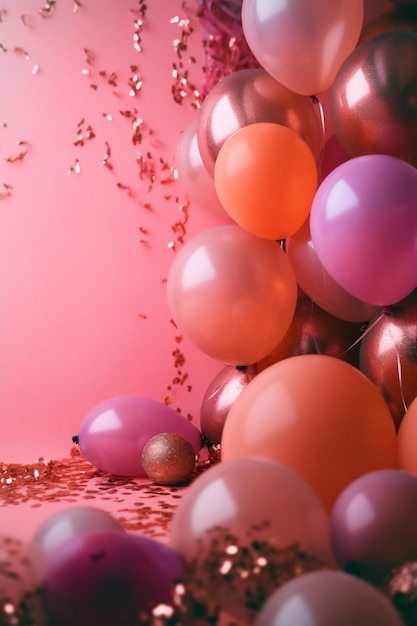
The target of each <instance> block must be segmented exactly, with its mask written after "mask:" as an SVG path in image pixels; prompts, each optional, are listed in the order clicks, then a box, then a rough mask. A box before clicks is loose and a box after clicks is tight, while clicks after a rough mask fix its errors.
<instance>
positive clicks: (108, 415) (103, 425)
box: [75, 396, 202, 477]
mask: <svg viewBox="0 0 417 626" xmlns="http://www.w3.org/2000/svg"><path fill="white" fill-rule="evenodd" d="M164 432H170V433H175V434H177V435H181V436H182V437H184V438H185V439H187V440H188V441H189V442H190V443H191V445H192V446H193V448H194V450H195V452H196V454H197V453H198V452H199V450H200V449H201V446H202V437H201V432H200V431H199V429H198V428H196V427H195V426H194V425H193V424H191V423H190V422H189V421H188V420H187V419H186V418H185V417H183V416H182V415H180V414H179V413H178V412H177V411H174V409H171V408H170V407H169V406H167V405H165V404H162V403H161V402H158V401H157V400H152V399H150V398H143V397H141V396H116V397H114V398H110V399H108V400H105V401H104V402H101V403H100V404H98V405H97V406H95V407H94V408H93V409H92V410H91V411H90V412H89V413H88V414H87V415H86V416H85V418H84V420H83V422H82V424H81V426H80V430H79V433H78V436H77V437H76V438H75V439H77V440H78V444H79V446H80V450H81V452H82V453H83V454H84V456H85V457H86V458H87V459H88V460H89V461H90V463H91V464H92V465H94V466H95V467H97V468H98V469H100V470H102V471H104V472H108V473H109V474H116V475H118V476H132V477H133V476H137V477H139V476H142V477H143V476H146V473H145V471H144V469H143V466H142V460H141V459H142V452H143V448H144V446H145V445H146V443H147V442H148V441H149V439H151V438H152V437H154V436H155V435H159V434H160V433H164Z"/></svg>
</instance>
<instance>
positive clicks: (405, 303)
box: [360, 290, 417, 447]
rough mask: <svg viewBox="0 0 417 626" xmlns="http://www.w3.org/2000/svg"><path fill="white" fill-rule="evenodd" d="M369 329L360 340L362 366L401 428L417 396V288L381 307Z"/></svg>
mask: <svg viewBox="0 0 417 626" xmlns="http://www.w3.org/2000/svg"><path fill="white" fill-rule="evenodd" d="M368 328H369V332H368V333H365V334H364V336H363V339H362V341H361V343H360V369H361V371H362V372H363V373H364V374H366V376H368V378H369V379H370V380H372V382H373V383H374V384H375V385H376V386H377V387H378V389H379V391H380V392H381V394H382V395H383V397H384V398H385V400H386V402H387V404H388V406H389V408H390V410H391V413H392V416H393V418H394V421H395V424H396V426H397V428H398V426H399V425H400V423H401V420H402V418H403V416H404V413H405V411H406V410H407V407H408V406H409V405H410V404H411V402H412V401H413V400H414V399H415V398H416V397H417V290H416V291H414V292H413V293H412V294H410V295H409V296H408V297H407V298H405V299H404V300H402V301H401V302H398V303H397V304H395V305H394V306H392V307H389V308H387V309H385V310H381V309H378V312H377V313H376V314H375V315H374V316H373V317H372V319H371V320H370V322H369V324H368ZM416 447H417V446H416Z"/></svg>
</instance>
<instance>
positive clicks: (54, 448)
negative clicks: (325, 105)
mask: <svg viewBox="0 0 417 626" xmlns="http://www.w3.org/2000/svg"><path fill="white" fill-rule="evenodd" d="M78 4H79V5H80V6H79V7H78V10H77V11H74V8H77V3H74V0H59V1H58V2H57V3H56V8H55V10H54V11H53V12H52V13H51V14H50V15H49V16H48V17H42V16H41V14H40V13H39V9H42V8H44V7H46V6H47V3H46V2H41V1H34V0H9V1H3V2H2V4H1V6H0V10H1V16H2V22H1V24H0V42H1V44H2V46H3V47H4V48H5V49H6V50H7V52H5V51H4V50H0V76H1V85H2V89H1V92H2V97H1V100H0V187H1V190H0V191H1V193H2V194H3V196H4V195H5V194H7V188H6V187H5V184H6V185H8V186H12V187H13V189H11V190H10V191H11V195H10V196H9V197H3V198H2V199H1V200H0V221H1V223H0V237H1V250H0V255H1V256H0V259H1V261H0V280H1V287H0V289H1V291H0V298H1V308H0V351H1V352H0V420H1V443H0V458H1V459H2V460H3V461H16V462H20V461H22V462H30V461H32V460H33V459H34V458H37V457H38V456H39V455H40V456H44V457H46V458H59V457H60V456H62V455H66V454H67V453H68V451H69V449H70V446H71V435H73V434H75V433H76V432H77V430H78V426H79V424H80V422H81V420H82V419H83V417H84V415H85V414H86V412H87V411H88V410H89V409H90V408H92V407H93V406H94V405H95V404H97V403H99V402H101V401H102V400H104V399H106V398H108V397H111V396H114V395H121V394H137V395H144V396H147V397H152V398H155V399H156V400H161V401H163V400H164V398H165V397H166V396H170V397H171V399H172V406H173V407H174V408H177V407H179V408H181V410H182V412H183V413H184V414H187V413H191V414H192V415H194V416H195V418H196V419H197V418H198V410H199V406H200V402H201V396H202V394H203V393H204V391H205V389H206V387H207V386H208V384H209V382H210V381H211V379H212V378H213V376H214V375H215V373H216V372H217V371H218V370H219V369H220V368H221V367H222V365H221V364H219V363H217V362H213V361H211V360H210V359H208V358H207V357H205V355H203V354H201V353H200V352H198V351H197V350H195V349H193V346H190V345H189V344H187V342H186V340H184V341H183V342H181V343H177V342H176V340H175V337H177V336H178V335H179V334H180V333H179V332H178V331H177V330H176V329H175V328H174V326H173V325H172V323H170V318H171V315H170V312H169V310H168V306H167V302H166V295H165V284H164V283H163V282H162V281H163V280H164V279H165V278H166V276H167V272H168V269H169V266H170V263H171V261H172V259H173V256H174V252H173V250H171V249H169V248H168V244H169V242H170V241H172V240H175V239H176V237H177V236H178V234H176V233H175V232H174V231H173V230H172V226H173V225H174V224H175V223H177V222H178V221H181V220H182V219H183V217H182V216H183V213H181V212H180V211H179V206H180V205H181V203H183V202H184V199H185V196H184V191H183V189H182V187H181V184H180V182H178V181H176V182H174V183H171V184H163V183H162V182H161V181H162V180H164V179H166V178H168V176H169V174H170V172H169V171H162V164H161V162H160V159H163V160H164V161H165V162H167V163H168V164H169V165H171V166H172V165H173V161H174V155H175V147H176V144H177V141H178V139H179V137H180V133H181V131H182V130H184V128H186V126H187V125H188V124H189V123H191V121H192V120H194V119H195V117H196V115H197V111H196V109H195V108H194V107H193V106H192V104H193V103H194V98H192V97H191V96H189V97H187V98H185V99H184V101H183V103H182V104H177V103H175V102H174V99H173V97H172V94H171V88H172V86H173V84H174V79H173V78H172V68H173V64H174V63H176V64H177V65H178V62H179V59H178V56H177V53H176V51H175V49H174V45H173V41H174V39H176V38H178V37H180V36H181V32H182V28H181V27H180V26H179V25H178V24H175V23H174V24H171V23H170V20H171V18H173V17H175V16H176V15H178V16H180V17H181V18H186V14H185V13H184V10H183V9H182V8H181V4H182V3H181V2H180V1H176V0H162V1H161V0H154V1H153V2H150V3H148V4H149V9H148V10H147V12H146V14H145V19H144V27H143V30H142V32H141V33H140V37H141V43H142V47H143V51H142V52H138V51H137V50H135V48H134V46H133V44H134V40H133V35H134V34H135V32H138V31H137V29H136V28H135V22H136V20H137V19H138V18H139V14H138V12H137V9H138V7H139V2H137V1H136V2H135V1H134V0H100V1H97V0H81V1H80V2H79V3H78ZM193 25H194V27H195V28H196V29H197V30H196V32H194V33H193V34H192V35H191V36H190V37H189V39H188V50H186V51H185V52H184V53H183V62H184V67H185V69H189V72H190V79H192V80H193V81H194V82H195V83H196V84H197V85H200V84H201V81H202V71H201V68H202V65H203V63H204V52H203V48H202V34H201V32H200V31H199V30H198V23H196V22H195V20H194V21H193ZM84 49H87V50H88V51H89V53H91V57H92V59H91V63H90V64H89V63H88V62H87V61H88V58H89V56H88V54H87V53H86V52H85V51H84ZM191 55H193V56H195V57H196V58H197V63H195V64H194V65H190V64H189V63H188V60H189V58H190V57H191ZM27 57H30V58H27ZM36 65H37V66H38V67H39V70H38V72H37V73H35V74H34V73H33V69H34V67H35V66H36ZM131 65H137V66H138V70H137V74H138V76H139V78H140V79H141V80H142V81H143V85H142V88H141V90H140V91H139V92H138V93H137V95H136V96H134V97H132V96H130V95H129V89H130V87H129V84H128V83H129V80H130V79H132V77H133V76H134V72H133V71H132V70H131ZM83 69H88V70H90V74H89V75H85V74H83V73H82V70H83ZM103 71H104V72H106V73H107V76H106V77H104V76H102V75H100V72H103ZM112 72H115V73H116V74H117V78H116V80H115V82H116V85H117V86H114V85H111V84H109V82H108V78H109V76H110V74H111V73H112ZM91 84H95V85H97V89H95V90H94V89H93V88H92V87H91V86H90V85H91ZM134 109H136V110H137V117H140V118H141V119H143V124H142V126H141V130H142V132H143V141H142V143H141V144H136V145H134V144H133V141H132V136H133V129H132V120H131V119H128V118H127V117H126V116H122V115H121V114H120V111H126V110H130V111H134ZM107 115H111V116H112V118H113V119H112V120H111V121H109V120H108V119H107V118H106V116H107ZM83 119H84V120H85V122H84V123H83V124H80V122H81V121H82V120H83ZM88 125H91V127H92V129H93V131H94V134H95V137H94V138H92V139H86V138H85V132H86V129H87V126H88ZM78 130H80V131H81V134H82V135H83V136H84V138H85V143H84V146H74V142H76V141H77V135H78ZM150 130H152V131H153V134H152V135H151V136H149V131H150ZM20 141H25V142H27V146H25V145H17V142H20ZM106 142H107V143H108V145H109V147H110V157H109V159H108V162H109V163H110V164H111V165H112V166H113V169H111V170H110V168H109V167H104V166H103V164H102V161H103V158H104V157H105V155H106V154H107V153H108V150H107V147H106ZM25 148H26V149H27V153H26V154H25V156H24V157H23V158H22V159H18V160H13V159H14V157H16V156H18V155H19V154H20V153H21V152H23V151H24V150H25ZM138 152H141V153H142V154H143V155H146V154H147V153H148V152H150V154H151V158H150V159H149V162H150V164H152V165H153V166H154V167H155V175H156V180H155V183H154V185H153V188H152V191H150V192H149V191H148V187H149V184H150V182H149V180H148V179H147V178H144V179H142V180H141V179H140V177H139V173H140V168H139V166H138V163H137V160H136V155H137V153H138ZM9 157H11V159H12V161H13V162H10V161H7V159H8V158H9ZM77 159H78V160H79V163H80V169H81V171H80V173H79V174H76V173H75V172H74V173H72V174H70V175H69V174H68V170H69V168H70V167H74V166H75V163H76V160H77ZM117 183H121V184H122V185H126V186H129V187H130V188H131V192H132V196H131V197H129V196H128V192H127V190H125V189H121V188H119V187H118V186H117ZM167 195H169V196H171V198H170V199H165V196H167ZM176 197H178V198H179V200H178V202H177V201H176ZM146 202H150V203H151V207H152V208H151V210H150V209H147V208H145V207H144V206H143V204H144V203H146ZM217 223H219V220H218V219H217V218H215V217H214V216H213V217H212V216H211V214H210V213H209V211H207V210H204V209H201V207H198V206H195V205H193V206H190V208H189V220H188V222H187V224H186V232H187V237H190V236H192V234H193V233H194V232H196V231H198V230H201V229H203V228H206V227H209V226H211V225H215V224H217ZM140 228H142V229H143V230H146V231H147V232H146V233H144V232H141V231H140V230H139V229H140ZM141 239H142V240H145V242H141ZM145 316H146V319H145ZM176 349H180V350H181V352H182V353H183V354H184V355H185V356H186V363H185V365H184V367H183V368H182V372H183V373H188V375H189V378H188V380H187V384H188V383H189V384H190V385H191V386H192V390H191V391H187V388H186V385H183V386H179V385H176V386H175V387H174V389H173V390H172V391H169V390H168V389H167V387H168V386H169V385H170V384H171V381H172V380H173V378H174V377H175V376H176V374H177V369H178V368H176V367H175V363H174V357H173V355H172V352H173V351H174V350H176Z"/></svg>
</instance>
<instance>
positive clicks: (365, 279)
mask: <svg viewBox="0 0 417 626" xmlns="http://www.w3.org/2000/svg"><path fill="white" fill-rule="evenodd" d="M416 206H417V169H415V168H414V167H413V166H412V165H410V164H409V163H406V162H405V161H403V160H401V159H398V158H396V157H392V156H388V155H383V154H373V155H366V156H362V157H357V158H354V159H350V160H349V161H346V162H345V163H342V164H341V165H339V166H338V167H337V168H336V169H334V170H333V171H332V172H330V174H329V175H328V176H327V177H326V178H325V180H324V181H323V182H322V183H321V185H320V186H319V188H318V190H317V192H316V195H315V197H314V200H313V204H312V208H311V213H310V231H311V238H312V241H313V244H314V248H315V250H316V252H317V255H318V257H319V259H320V261H321V262H322V263H323V265H324V267H325V268H326V270H327V271H328V272H329V274H330V275H331V276H332V277H333V278H334V280H335V281H336V282H337V283H338V284H339V285H340V286H341V287H343V289H345V290H346V291H347V292H348V293H350V294H352V295H353V296H355V297H356V298H359V299H360V300H363V301H364V302H369V303H370V304H374V305H377V306H386V305H390V304H394V303H396V302H399V301H400V300H402V299H404V298H405V297H406V296H407V295H408V294H410V293H411V292H412V291H413V290H414V289H415V287H416V286H417V246H416V240H417V219H416Z"/></svg>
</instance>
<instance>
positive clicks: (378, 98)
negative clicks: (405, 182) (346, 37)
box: [330, 30, 417, 167]
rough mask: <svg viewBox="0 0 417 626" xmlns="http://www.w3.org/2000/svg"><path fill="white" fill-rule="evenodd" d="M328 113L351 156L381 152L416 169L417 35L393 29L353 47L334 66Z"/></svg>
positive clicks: (342, 143) (341, 142)
mask: <svg viewBox="0 0 417 626" xmlns="http://www.w3.org/2000/svg"><path fill="white" fill-rule="evenodd" d="M330 115H331V119H332V123H333V127H334V132H335V135H336V137H337V138H338V140H339V143H340V145H341V146H342V148H343V149H344V150H345V151H346V152H347V153H348V154H349V155H350V156H351V157H357V156H361V155H364V154H386V155H390V156H395V157H398V158H400V159H403V160H404V161H407V162H408V163H411V165H414V167H416V166H417V147H416V146H417V33H414V32H410V31H405V30H393V31H390V32H386V33H383V34H380V35H377V36H376V37H372V38H371V39H368V40H367V41H365V42H364V43H362V44H361V45H359V46H358V47H357V48H356V49H355V50H354V51H353V52H352V53H351V54H350V55H349V57H348V58H347V59H346V61H345V62H344V63H343V65H342V67H341V68H340V70H339V72H338V73H337V76H336V78H335V80H334V83H333V85H332V88H331V93H330Z"/></svg>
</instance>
